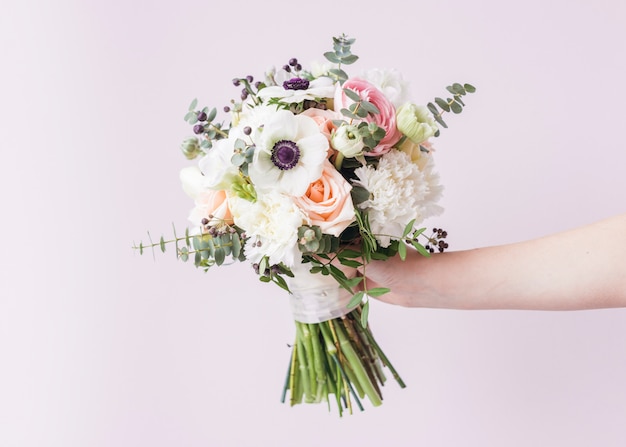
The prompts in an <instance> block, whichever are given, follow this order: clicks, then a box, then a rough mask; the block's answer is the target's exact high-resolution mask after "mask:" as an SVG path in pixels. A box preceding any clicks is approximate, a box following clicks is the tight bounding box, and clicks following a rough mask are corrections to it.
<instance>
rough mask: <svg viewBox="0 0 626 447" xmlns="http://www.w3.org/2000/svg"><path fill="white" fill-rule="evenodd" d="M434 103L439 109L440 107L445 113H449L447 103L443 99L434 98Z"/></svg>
mask: <svg viewBox="0 0 626 447" xmlns="http://www.w3.org/2000/svg"><path fill="white" fill-rule="evenodd" d="M435 102H436V103H437V105H438V106H439V107H441V108H442V109H443V110H445V111H446V112H449V111H450V106H449V105H448V103H447V101H446V100H445V99H443V98H435Z"/></svg>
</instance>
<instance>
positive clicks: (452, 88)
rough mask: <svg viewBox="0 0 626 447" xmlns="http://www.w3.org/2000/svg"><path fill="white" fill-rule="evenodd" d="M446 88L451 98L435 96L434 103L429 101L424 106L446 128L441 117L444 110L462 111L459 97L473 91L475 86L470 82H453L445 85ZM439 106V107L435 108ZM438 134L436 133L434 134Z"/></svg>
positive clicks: (462, 104) (462, 103)
mask: <svg viewBox="0 0 626 447" xmlns="http://www.w3.org/2000/svg"><path fill="white" fill-rule="evenodd" d="M446 90H448V92H450V93H451V94H452V98H446V99H443V98H439V97H437V98H435V103H436V104H437V105H435V104H433V103H432V102H429V103H428V104H427V105H426V107H428V110H430V112H431V113H432V114H433V117H434V118H435V121H437V122H438V123H439V124H440V125H441V126H443V127H445V128H447V127H448V125H447V124H446V123H445V121H444V120H443V119H442V118H441V117H442V115H443V114H444V113H445V112H452V113H455V114H458V113H461V112H462V111H463V107H465V103H464V102H463V100H462V99H461V97H462V96H465V95H466V94H468V93H474V92H475V91H476V88H475V87H474V86H473V85H471V84H463V85H461V84H459V83H454V84H452V85H449V86H447V87H446ZM437 106H439V108H437ZM435 136H438V133H437V134H435Z"/></svg>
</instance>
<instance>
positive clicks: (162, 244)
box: [159, 236, 165, 253]
mask: <svg viewBox="0 0 626 447" xmlns="http://www.w3.org/2000/svg"><path fill="white" fill-rule="evenodd" d="M159 246H160V247H161V253H165V239H163V236H161V239H160V240H159Z"/></svg>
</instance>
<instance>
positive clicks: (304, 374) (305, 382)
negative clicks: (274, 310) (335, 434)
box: [296, 322, 311, 402]
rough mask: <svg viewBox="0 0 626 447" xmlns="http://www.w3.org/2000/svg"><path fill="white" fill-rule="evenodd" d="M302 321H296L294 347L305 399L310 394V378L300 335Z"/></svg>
mask: <svg viewBox="0 0 626 447" xmlns="http://www.w3.org/2000/svg"><path fill="white" fill-rule="evenodd" d="M301 324H302V323H298V322H296V332H297V335H296V338H297V341H296V347H297V359H298V363H299V365H300V367H299V369H298V372H299V377H300V382H302V386H303V388H304V396H305V399H306V400H307V402H308V400H309V398H310V396H311V382H310V378H309V368H308V365H307V360H306V352H305V347H304V340H303V339H304V337H303V335H302V328H301V326H300V325H301Z"/></svg>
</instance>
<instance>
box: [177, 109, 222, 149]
mask: <svg viewBox="0 0 626 447" xmlns="http://www.w3.org/2000/svg"><path fill="white" fill-rule="evenodd" d="M197 106H198V99H197V98H194V100H193V101H191V104H189V108H188V111H187V113H186V114H185V121H187V123H189V124H191V125H192V126H193V132H194V133H195V134H196V135H199V136H201V137H202V138H201V139H200V140H198V139H197V138H196V139H195V142H196V144H195V145H194V144H193V142H192V140H193V139H186V140H185V141H184V142H183V145H182V147H181V149H182V151H183V154H185V156H186V157H187V158H188V159H190V160H192V159H194V158H195V157H197V156H198V155H203V154H206V152H207V151H208V150H209V149H211V147H213V142H214V141H217V140H221V139H222V138H227V137H228V131H229V128H228V127H225V126H224V124H222V123H219V122H215V121H214V120H215V118H216V117H217V109H216V108H215V107H213V108H212V109H209V108H208V107H203V108H202V109H200V110H196V107H197Z"/></svg>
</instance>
